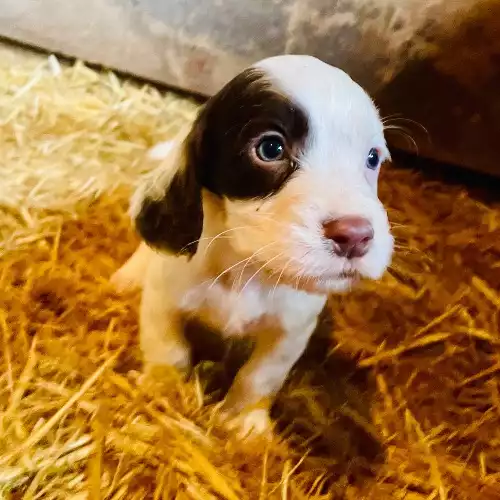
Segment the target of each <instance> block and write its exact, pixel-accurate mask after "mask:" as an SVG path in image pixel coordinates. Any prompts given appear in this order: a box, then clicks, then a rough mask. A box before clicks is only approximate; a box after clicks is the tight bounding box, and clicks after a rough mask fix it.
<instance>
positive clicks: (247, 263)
mask: <svg viewBox="0 0 500 500" xmlns="http://www.w3.org/2000/svg"><path fill="white" fill-rule="evenodd" d="M276 243H277V242H276V241H273V242H271V243H268V244H267V245H264V246H263V247H260V248H259V249H258V250H257V251H255V252H254V253H253V254H252V255H251V256H250V258H251V259H252V258H253V257H255V256H256V255H258V254H259V253H261V252H262V251H263V250H265V249H266V248H268V247H270V246H271V245H274V244H276ZM249 264H250V260H248V261H247V262H246V263H245V265H244V266H243V269H242V270H241V272H240V275H239V277H238V282H237V283H236V280H234V281H233V286H232V287H231V289H234V288H238V287H239V286H240V285H241V279H242V278H243V273H244V272H245V269H246V268H247V266H248V265H249Z"/></svg>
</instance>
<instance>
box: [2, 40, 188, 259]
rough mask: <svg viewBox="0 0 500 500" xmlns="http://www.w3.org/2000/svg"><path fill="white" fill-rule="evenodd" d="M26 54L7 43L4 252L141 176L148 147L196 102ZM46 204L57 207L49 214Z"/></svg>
mask: <svg viewBox="0 0 500 500" xmlns="http://www.w3.org/2000/svg"><path fill="white" fill-rule="evenodd" d="M16 54H17V53H16ZM9 56H10V57H9ZM21 59H22V61H23V64H19V57H18V58H16V57H12V54H11V51H8V50H6V49H3V50H2V52H0V164H1V165H2V173H3V175H2V183H1V185H0V206H1V207H2V209H1V210H2V211H1V212H0V217H1V223H0V253H3V252H5V251H8V250H10V249H13V248H17V247H18V246H19V245H20V244H25V243H29V242H31V241H32V239H33V238H39V237H40V236H42V235H46V234H48V233H50V232H52V233H53V232H54V231H55V230H56V228H57V225H58V223H59V221H60V220H61V219H60V217H58V215H59V214H61V213H62V212H67V213H73V212H74V210H75V206H77V205H78V204H79V203H80V202H88V201H89V200H91V199H93V198H95V197H97V196H99V194H101V193H102V192H103V191H104V190H107V191H109V190H110V189H113V188H114V187H116V186H119V185H122V184H126V185H130V184H133V183H134V182H136V181H137V179H138V173H140V171H141V160H142V158H143V155H144V152H145V151H146V150H147V149H148V148H149V147H151V145H153V144H155V143H156V142H158V141H160V140H166V139H168V138H170V137H173V135H175V133H176V132H177V131H178V130H179V128H180V127H181V126H182V125H184V124H185V123H186V121H187V120H191V119H192V118H193V116H194V113H195V111H196V105H195V104H194V103H192V102H190V101H188V100H186V99H178V98H177V97H176V96H175V95H174V94H165V95H162V94H161V93H160V92H158V91H157V90H156V89H155V88H153V87H149V86H142V87H140V86H138V85H137V84H135V83H131V82H127V81H120V80H119V79H118V78H117V77H116V76H115V75H114V74H113V73H111V72H108V73H103V74H98V73H96V72H94V71H92V70H90V69H89V68H87V67H86V66H85V65H83V64H81V63H77V64H75V65H74V66H72V67H68V66H65V65H62V64H61V63H60V62H59V61H58V60H57V59H56V58H55V57H54V56H50V57H49V58H48V59H44V58H41V57H33V56H31V57H28V58H27V60H26V59H25V57H22V58H21ZM41 209H50V212H44V219H43V220H42V219H40V217H41V213H42V212H41V211H40V210H41Z"/></svg>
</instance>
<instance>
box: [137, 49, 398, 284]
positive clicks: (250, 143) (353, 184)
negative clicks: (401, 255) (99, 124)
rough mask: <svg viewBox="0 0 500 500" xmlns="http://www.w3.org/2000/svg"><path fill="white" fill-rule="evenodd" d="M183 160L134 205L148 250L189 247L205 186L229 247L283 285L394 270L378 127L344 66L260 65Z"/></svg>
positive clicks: (189, 144)
mask: <svg viewBox="0 0 500 500" xmlns="http://www.w3.org/2000/svg"><path fill="white" fill-rule="evenodd" d="M181 155H182V158H179V159H178V167H177V168H176V169H175V170H173V171H172V172H171V173H169V174H165V176H164V177H165V178H164V179H163V180H162V179H160V180H159V181H158V183H157V184H156V185H155V186H154V187H153V188H152V190H151V191H146V192H145V194H144V195H143V197H142V201H141V203H140V204H139V208H138V209H137V210H136V217H135V219H136V225H137V228H138V230H139V232H140V233H141V235H142V236H143V238H144V239H145V240H146V241H147V242H149V243H150V244H151V245H153V246H156V247H158V248H161V249H165V250H167V251H170V252H174V253H178V254H182V253H185V254H188V255H192V254H194V253H195V252H196V249H197V243H196V242H197V240H198V239H199V238H200V235H201V232H202V228H203V201H202V200H203V196H202V191H203V190H206V191H208V192H210V193H212V195H214V196H216V197H217V198H218V199H219V200H220V202H221V206H222V207H223V210H224V216H225V224H226V228H225V229H227V230H228V232H227V236H226V237H230V238H231V243H232V246H233V248H234V249H235V250H236V251H237V252H238V254H239V255H241V256H243V257H251V260H252V261H253V262H256V263H258V264H259V266H261V267H262V269H261V270H262V272H263V273H266V274H268V275H269V276H275V278H277V277H278V276H279V279H280V280H281V282H290V283H294V284H297V285H298V286H302V287H304V288H307V289H313V290H318V291H336V290H343V289H345V288H347V287H349V286H350V284H351V283H352V281H353V280H354V279H355V278H356V277H357V276H364V277H368V278H378V277H380V276H381V275H382V274H383V272H384V271H385V269H386V267H387V266H388V264H389V262H390V258H391V254H392V248H393V240H392V237H391V235H390V231H389V223H388V220H387V215H386V212H385V210H384V207H383V206H382V204H381V203H380V201H379V200H378V198H377V180H378V174H379V170H380V166H381V164H382V163H383V162H384V160H385V159H386V158H387V157H388V151H387V147H386V143H385V140H384V134H383V125H382V123H381V120H380V118H379V115H378V112H377V109H376V108H375V106H374V104H373V102H372V100H371V99H370V97H369V96H368V95H367V94H366V93H365V92H364V90H363V89H362V88H361V87H360V86H359V85H357V84H356V83H355V82H354V81H352V80H351V79H350V78H349V76H347V75H346V74H345V73H344V72H342V71H341V70H339V69H336V68H333V67H331V66H329V65H327V64H325V63H323V62H321V61H319V60H317V59H315V58H313V57H309V56H278V57H273V58H269V59H265V60H264V61H261V62H260V63H258V64H256V65H255V66H253V67H252V68H250V69H247V70H246V71H244V72H242V73H241V74H240V75H238V76H237V77H236V78H235V79H233V80H232V81H231V82H229V83H228V84H227V85H226V86H225V87H224V88H223V89H222V90H221V91H220V92H219V93H218V94H217V95H215V96H214V97H213V98H212V99H211V100H209V102H208V103H207V104H206V105H205V107H204V108H203V110H202V111H201V113H200V114H199V116H198V118H197V120H196V122H195V124H194V125H193V128H192V129H191V131H190V133H189V134H188V135H187V138H186V140H185V142H184V145H183V149H182V152H181Z"/></svg>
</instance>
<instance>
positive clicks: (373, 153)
mask: <svg viewBox="0 0 500 500" xmlns="http://www.w3.org/2000/svg"><path fill="white" fill-rule="evenodd" d="M379 163H380V153H379V152H378V149H376V148H372V149H370V152H369V153H368V158H367V159H366V166H367V167H368V168H369V169H370V170H375V169H376V168H377V167H378V166H379Z"/></svg>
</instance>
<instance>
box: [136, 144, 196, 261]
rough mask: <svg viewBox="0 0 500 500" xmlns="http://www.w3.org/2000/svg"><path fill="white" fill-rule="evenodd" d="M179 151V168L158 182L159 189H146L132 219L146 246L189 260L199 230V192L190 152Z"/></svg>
mask: <svg viewBox="0 0 500 500" xmlns="http://www.w3.org/2000/svg"><path fill="white" fill-rule="evenodd" d="M188 140H189V139H188ZM186 142H187V141H186ZM183 148H184V152H183V154H182V158H181V159H180V160H181V166H180V168H178V170H177V171H176V172H175V173H174V174H173V176H171V177H170V178H169V179H168V180H167V181H165V180H163V181H161V180H159V179H158V180H157V181H156V182H157V183H160V185H157V184H153V185H151V188H150V189H149V190H148V189H146V191H145V193H144V195H143V196H142V199H141V201H140V202H139V206H138V209H137V210H136V213H135V214H134V216H133V217H134V220H135V226H136V229H137V231H138V232H139V234H140V235H141V237H142V238H143V239H144V241H145V242H146V243H147V244H148V245H150V246H152V247H154V248H157V249H158V250H162V251H167V252H170V253H174V254H176V255H188V256H193V255H194V254H195V253H196V250H197V248H198V240H199V239H200V237H201V233H202V230H203V203H202V192H201V185H200V184H199V182H198V179H197V172H196V164H195V158H194V154H193V153H194V152H193V151H192V148H191V147H187V144H184V145H183ZM162 182H163V183H164V184H165V185H164V186H161V183H162Z"/></svg>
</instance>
